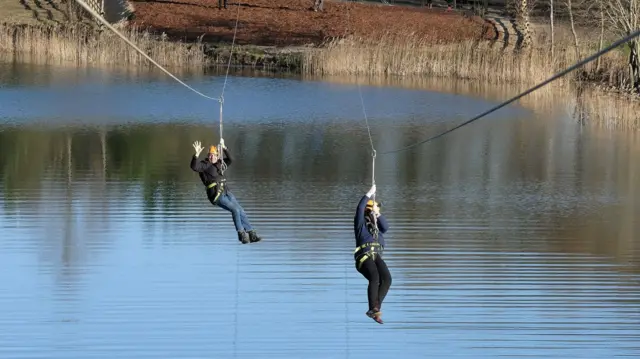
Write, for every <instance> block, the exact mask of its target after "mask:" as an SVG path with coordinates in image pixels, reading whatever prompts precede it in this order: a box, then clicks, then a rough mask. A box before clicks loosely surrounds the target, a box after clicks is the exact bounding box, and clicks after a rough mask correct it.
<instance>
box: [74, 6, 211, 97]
mask: <svg viewBox="0 0 640 359" xmlns="http://www.w3.org/2000/svg"><path fill="white" fill-rule="evenodd" d="M75 1H76V2H77V3H78V4H80V6H82V7H83V8H84V9H85V10H87V11H88V12H89V13H90V14H91V15H93V17H95V18H96V19H97V20H99V21H100V22H101V23H102V24H104V25H105V26H106V27H107V28H109V30H111V31H113V32H114V33H115V34H116V35H118V36H119V37H120V38H121V39H122V40H124V41H125V42H126V43H127V44H129V45H130V46H131V47H133V48H134V49H135V50H136V51H138V52H139V53H140V55H142V56H144V57H145V58H146V59H147V60H149V61H150V62H151V63H152V64H154V65H155V66H156V67H158V68H159V69H160V70H162V71H164V73H166V74H167V75H169V76H170V77H171V78H173V79H174V80H176V81H178V82H179V83H180V84H181V85H182V86H184V87H186V88H188V89H189V90H191V91H193V92H195V93H196V94H198V95H200V96H202V97H204V98H207V99H210V100H216V101H218V102H219V101H220V99H219V98H216V97H211V96H207V95H205V94H203V93H202V92H200V91H198V90H196V89H194V88H193V87H191V86H189V85H187V84H186V83H184V82H183V81H182V80H180V79H179V78H177V77H176V76H175V75H173V74H172V73H171V72H169V71H168V70H167V69H165V68H164V67H162V66H161V65H160V64H159V63H157V62H155V61H154V60H153V59H152V58H151V57H149V55H147V54H146V53H145V52H144V51H142V50H140V48H139V47H137V46H136V45H135V44H134V43H132V42H131V41H129V39H127V38H126V37H125V36H124V35H122V34H121V33H120V32H119V31H118V30H116V29H115V28H114V27H113V26H111V24H109V22H108V21H106V20H105V19H104V18H103V17H102V16H100V15H99V14H98V13H97V12H96V11H95V10H93V9H92V8H91V7H90V6H89V5H87V3H85V2H84V0H75Z"/></svg>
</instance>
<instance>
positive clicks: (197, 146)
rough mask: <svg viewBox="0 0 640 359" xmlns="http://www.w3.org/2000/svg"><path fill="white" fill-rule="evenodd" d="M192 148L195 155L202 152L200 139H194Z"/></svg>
mask: <svg viewBox="0 0 640 359" xmlns="http://www.w3.org/2000/svg"><path fill="white" fill-rule="evenodd" d="M193 148H194V149H195V150H196V157H198V156H200V152H202V150H203V149H204V148H203V147H202V143H200V141H195V142H194V143H193Z"/></svg>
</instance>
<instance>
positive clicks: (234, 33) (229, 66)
mask: <svg viewBox="0 0 640 359" xmlns="http://www.w3.org/2000/svg"><path fill="white" fill-rule="evenodd" d="M237 9H238V11H237V12H236V25H235V27H234V29H233V39H232V40H231V50H230V51H229V61H228V62H227V73H226V74H225V75H224V83H223V84H222V92H221V93H220V101H219V102H220V142H222V106H223V104H224V90H225V88H226V87H227V79H228V78H229V69H230V68H231V59H232V58H233V46H234V45H235V43H236V33H237V32H238V19H239V18H240V3H237ZM218 153H219V154H220V156H221V158H222V166H221V168H220V171H221V172H222V173H223V174H224V171H225V170H226V169H227V164H226V163H225V162H224V153H223V148H222V143H220V144H219V145H218Z"/></svg>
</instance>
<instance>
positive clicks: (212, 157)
mask: <svg viewBox="0 0 640 359" xmlns="http://www.w3.org/2000/svg"><path fill="white" fill-rule="evenodd" d="M208 157H209V161H211V162H217V161H218V147H216V146H211V147H209V154H208Z"/></svg>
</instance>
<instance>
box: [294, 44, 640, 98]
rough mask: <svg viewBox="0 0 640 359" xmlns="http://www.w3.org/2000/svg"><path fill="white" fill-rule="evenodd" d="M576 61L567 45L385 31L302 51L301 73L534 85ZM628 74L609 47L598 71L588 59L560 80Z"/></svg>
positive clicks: (613, 80) (611, 81)
mask: <svg viewBox="0 0 640 359" xmlns="http://www.w3.org/2000/svg"><path fill="white" fill-rule="evenodd" d="M592 52H593V48H592V45H586V46H585V49H584V50H583V51H582V53H584V54H589V53H592ZM579 60H580V59H578V58H576V55H575V51H574V50H573V49H572V48H571V47H570V46H569V45H566V46H562V45H561V44H559V45H558V46H557V48H556V51H555V54H554V57H553V58H552V57H551V55H550V51H549V49H548V47H542V46H541V47H537V48H533V49H530V50H525V51H516V50H514V49H513V47H508V48H503V44H502V43H500V42H490V41H486V40H483V41H465V42H460V43H452V44H451V43H450V44H436V45H434V44H428V43H426V42H424V41H422V40H421V39H420V38H417V37H414V36H397V35H386V36H382V37H379V38H373V39H372V38H358V37H352V38H347V39H341V40H334V41H332V42H330V43H328V44H327V46H325V47H324V48H322V49H320V50H319V51H314V52H308V53H306V54H305V56H304V59H303V71H304V72H305V73H307V74H321V75H354V74H356V75H399V76H409V75H429V76H439V77H448V78H451V77H455V78H460V79H473V80H481V81H484V82H488V83H516V84H533V83H537V82H540V81H543V80H545V79H547V78H548V77H550V76H552V75H553V74H554V73H556V72H558V71H560V70H563V69H565V68H567V67H569V66H570V65H572V64H573V63H575V62H576V61H579ZM628 76H629V74H628V70H627V63H626V58H625V56H624V55H623V53H622V52H619V51H612V52H610V53H609V54H607V55H605V56H604V58H603V61H602V66H601V69H600V70H596V66H595V63H590V64H588V65H586V66H585V67H583V68H582V70H580V71H576V72H574V73H573V74H572V75H571V76H568V77H565V78H563V79H561V81H562V82H563V83H566V82H567V81H571V80H574V81H575V80H581V81H582V80H588V81H601V82H606V83H607V84H608V85H611V86H615V87H622V86H623V85H624V84H627V83H628V82H629V78H628ZM559 81H560V80H559Z"/></svg>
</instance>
